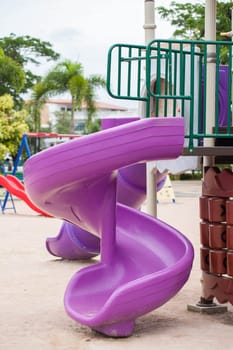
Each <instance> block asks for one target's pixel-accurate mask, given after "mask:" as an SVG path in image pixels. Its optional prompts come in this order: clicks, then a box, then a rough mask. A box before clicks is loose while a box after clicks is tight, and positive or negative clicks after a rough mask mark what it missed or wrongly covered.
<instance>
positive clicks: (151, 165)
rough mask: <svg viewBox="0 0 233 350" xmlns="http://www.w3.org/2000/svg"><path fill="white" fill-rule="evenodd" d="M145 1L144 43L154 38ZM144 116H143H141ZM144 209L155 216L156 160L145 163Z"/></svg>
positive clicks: (151, 8)
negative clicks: (145, 198)
mask: <svg viewBox="0 0 233 350" xmlns="http://www.w3.org/2000/svg"><path fill="white" fill-rule="evenodd" d="M144 1H145V24H144V26H143V28H144V29H145V44H146V45H147V44H148V43H149V42H150V41H151V40H153V39H154V38H155V28H156V25H155V2H154V0H144ZM143 117H145V116H143ZM146 197H147V202H146V203H147V204H146V211H147V213H148V214H150V215H152V216H154V217H156V216H157V191H156V162H147V164H146Z"/></svg>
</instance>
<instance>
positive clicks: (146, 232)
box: [24, 117, 193, 337]
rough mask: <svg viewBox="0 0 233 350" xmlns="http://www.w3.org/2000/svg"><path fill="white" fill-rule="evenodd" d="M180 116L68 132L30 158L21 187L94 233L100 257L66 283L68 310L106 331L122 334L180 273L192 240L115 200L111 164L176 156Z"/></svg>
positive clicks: (161, 299) (173, 287)
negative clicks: (70, 135) (77, 134)
mask: <svg viewBox="0 0 233 350" xmlns="http://www.w3.org/2000/svg"><path fill="white" fill-rule="evenodd" d="M183 142H184V125H183V119H182V118H179V117H177V118H172V117H171V118H169V117H167V118H150V119H143V120H139V121H135V122H132V123H128V124H124V125H120V126H117V127H113V128H111V129H107V130H103V131H101V132H97V133H95V134H91V135H87V136H85V137H82V138H79V139H75V140H72V141H70V142H68V143H65V144H61V145H58V146H55V147H51V148H50V149H48V150H46V151H43V152H40V153H38V154H37V155H35V156H33V157H31V158H29V159H28V160H27V162H26V163H25V167H24V180H25V188H26V191H27V193H28V195H29V196H30V198H31V200H32V201H33V202H34V203H35V204H36V205H37V206H38V207H39V208H41V209H43V210H44V211H46V212H48V213H50V214H51V215H53V216H57V217H59V218H61V219H63V220H65V221H67V222H70V223H72V225H75V226H78V227H81V228H82V229H83V230H86V231H88V232H90V233H92V234H93V235H94V236H95V237H97V238H99V239H100V253H101V260H100V262H99V263H96V264H94V265H91V266H88V267H86V268H84V269H82V270H81V271H78V272H77V273H76V274H75V275H74V276H73V277H72V279H71V281H70V283H69V284H68V286H67V289H66V292H65V298H64V304H65V309H66V311H67V313H68V314H69V315H70V316H71V317H72V318H73V319H74V320H76V321H78V322H80V323H82V324H84V325H87V326H89V327H91V328H93V329H95V330H97V331H99V332H101V333H103V334H106V335H110V336H115V337H118V336H129V335H130V334H132V332H133V327H134V321H135V319H136V318H137V317H139V316H141V315H143V314H145V313H147V312H150V311H151V310H153V309H156V308H157V307H159V306H161V305H162V304H164V303H165V302H166V301H168V300H169V299H170V298H172V297H173V296H174V295H175V294H176V293H177V292H178V291H179V290H180V289H181V288H182V286H183V285H184V283H185V282H186V281H187V279H188V277H189V274H190V271H191V267H192V261H193V248H192V245H191V243H190V242H189V241H188V239H187V238H185V237H184V236H183V235H182V234H181V233H180V232H178V231H177V230H176V229H174V228H172V227H171V226H169V225H168V224H165V223H164V222H161V221H160V220H159V219H155V218H153V217H151V216H149V215H146V214H144V213H142V212H140V211H139V210H137V209H134V208H130V207H128V206H126V205H124V204H120V203H119V202H118V201H117V170H118V169H120V168H123V167H126V166H129V165H130V164H136V163H138V162H145V161H150V160H158V159H171V158H176V157H178V156H179V154H180V152H181V151H182V148H183Z"/></svg>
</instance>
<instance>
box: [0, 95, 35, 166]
mask: <svg viewBox="0 0 233 350" xmlns="http://www.w3.org/2000/svg"><path fill="white" fill-rule="evenodd" d="M26 120H27V112H26V111H25V110H21V111H16V110H14V101H13V98H12V97H11V96H10V95H9V94H5V95H2V96H0V130H1V132H0V160H3V158H4V156H5V154H6V153H8V152H9V153H11V154H12V155H13V156H15V155H16V153H17V150H18V147H19V144H20V141H21V138H22V135H23V133H25V132H27V131H28V126H27V123H26Z"/></svg>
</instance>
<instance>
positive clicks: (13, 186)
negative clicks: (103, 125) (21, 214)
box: [0, 132, 79, 216]
mask: <svg viewBox="0 0 233 350" xmlns="http://www.w3.org/2000/svg"><path fill="white" fill-rule="evenodd" d="M76 137H79V135H74V134H57V133H46V132H31V133H25V134H24V135H23V136H22V140H21V142H20V145H19V149H18V152H17V155H16V158H15V161H14V164H13V169H12V171H11V172H10V174H6V173H5V169H3V175H4V176H3V175H0V185H1V186H3V187H4V188H5V189H6V193H5V196H4V199H3V201H0V205H1V210H2V213H3V214H4V213H5V211H6V210H7V209H10V210H14V212H15V213H16V208H15V204H14V198H13V195H14V196H16V197H18V198H20V199H21V200H23V201H24V202H25V203H26V204H27V205H28V206H29V207H30V208H31V209H32V210H34V211H35V212H37V213H39V214H41V215H44V216H50V215H49V214H48V213H46V212H44V211H43V210H40V209H39V208H38V207H37V206H36V205H34V203H32V201H31V200H30V198H29V197H28V195H27V194H26V192H25V189H24V185H23V183H22V182H21V181H19V179H18V178H17V177H16V173H17V170H18V167H19V164H20V161H21V157H22V156H23V154H24V153H25V156H26V158H29V157H31V155H32V154H31V150H30V146H29V142H28V138H34V139H36V140H40V139H41V138H57V139H62V138H68V139H73V138H76ZM8 201H10V203H11V206H10V207H7V203H8Z"/></svg>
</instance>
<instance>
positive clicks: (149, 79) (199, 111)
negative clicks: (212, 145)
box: [107, 40, 233, 150]
mask: <svg viewBox="0 0 233 350" xmlns="http://www.w3.org/2000/svg"><path fill="white" fill-rule="evenodd" d="M232 45H233V43H232V42H229V41H189V40H153V41H151V42H150V43H149V44H148V45H147V46H142V45H127V44H116V45H114V46H112V47H111V48H110V50H109V53H108V68H107V90H108V92H109V94H110V95H111V96H112V97H114V98H118V99H128V100H138V101H139V102H140V105H141V107H142V108H141V110H143V114H144V115H143V116H144V117H150V116H155V117H158V116H177V115H181V116H183V117H184V118H185V138H186V139H187V147H189V149H190V150H193V148H194V147H196V146H200V145H202V144H203V140H204V139H208V138H214V139H215V138H233V133H232V108H231V101H232V54H233V53H232ZM223 55H224V62H225V64H224V65H223V64H222V63H221V62H222V59H223V58H222V57H223ZM210 65H212V66H213V65H214V79H213V84H214V86H215V87H216V88H215V90H214V98H213V101H215V108H214V110H215V111H214V115H209V111H208V108H207V95H208V91H207V85H208V84H207V82H208V79H210V78H212V77H210V71H208V67H209V66H210ZM213 103H214V102H213ZM209 118H210V119H211V120H212V121H213V122H212V124H211V125H212V128H211V131H210V130H208V128H207V124H209V123H208V120H209Z"/></svg>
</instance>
